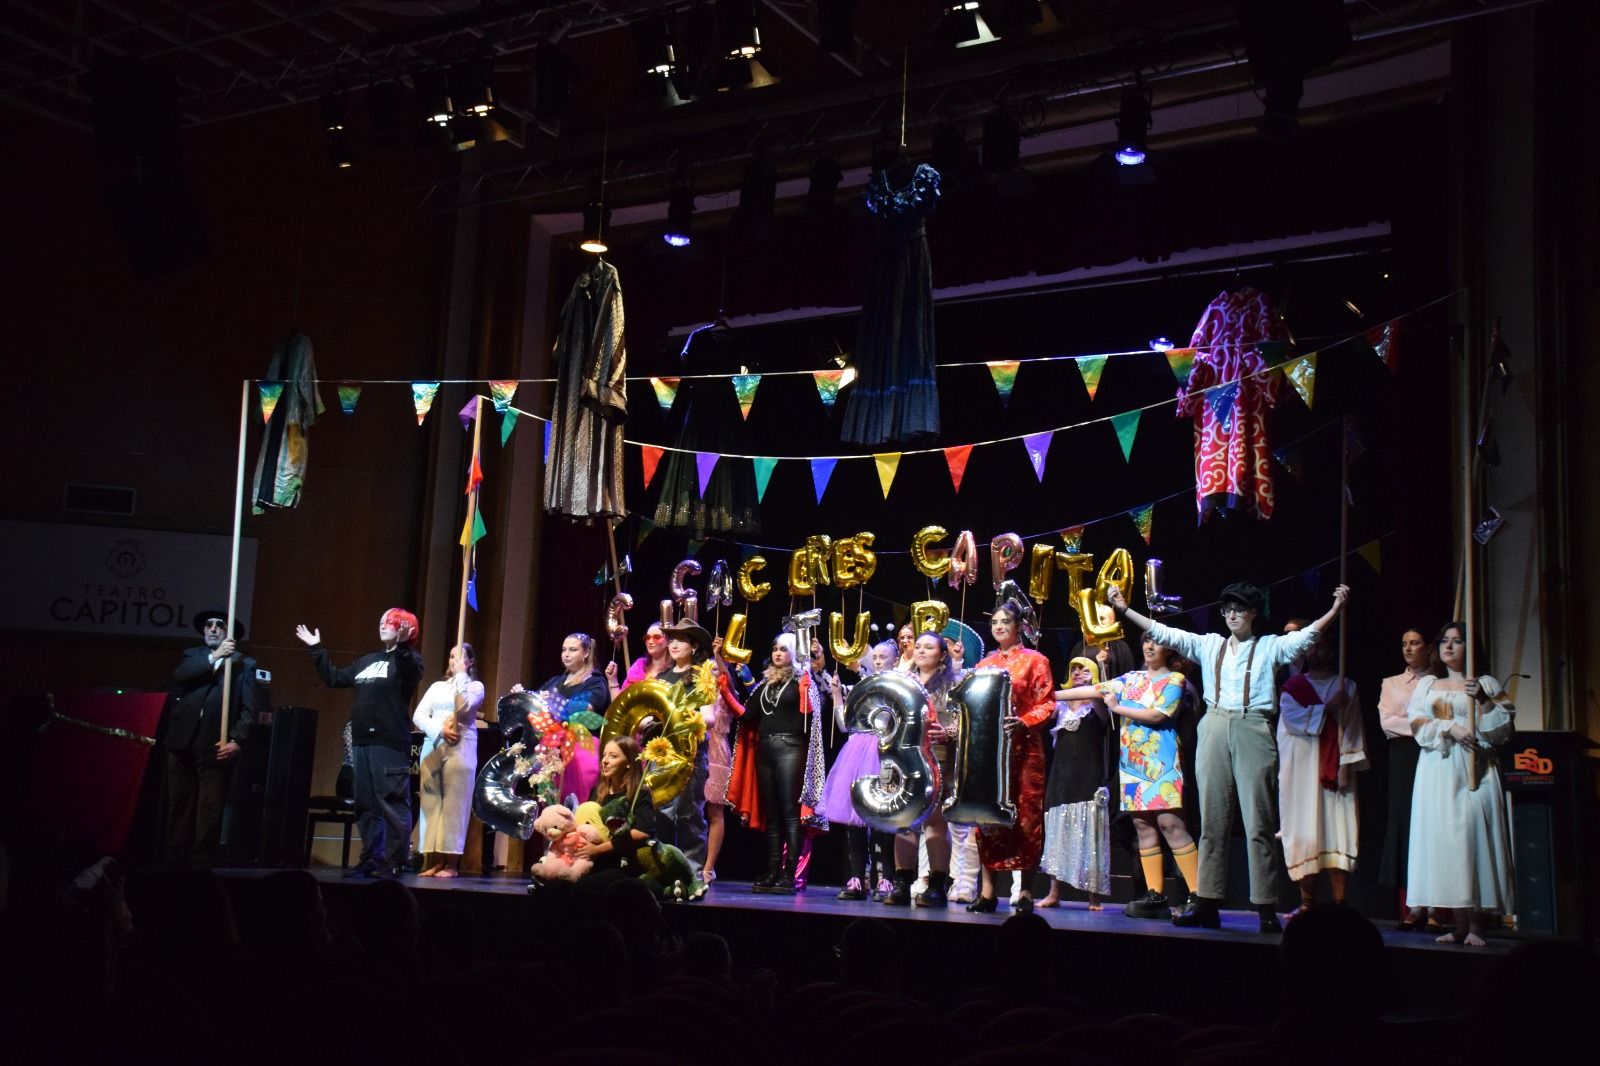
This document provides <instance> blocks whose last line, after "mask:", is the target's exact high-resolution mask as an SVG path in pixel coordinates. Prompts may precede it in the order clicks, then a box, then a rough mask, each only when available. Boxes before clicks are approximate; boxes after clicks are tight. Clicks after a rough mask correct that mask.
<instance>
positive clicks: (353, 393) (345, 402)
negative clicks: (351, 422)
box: [339, 385, 361, 415]
mask: <svg viewBox="0 0 1600 1066" xmlns="http://www.w3.org/2000/svg"><path fill="white" fill-rule="evenodd" d="M360 401H361V386H360V385H340V386H339V410H341V411H343V412H344V413H345V414H347V415H353V414H355V413H356V404H357V403H359V402H360Z"/></svg>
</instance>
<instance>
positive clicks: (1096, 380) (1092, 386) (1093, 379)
mask: <svg viewBox="0 0 1600 1066" xmlns="http://www.w3.org/2000/svg"><path fill="white" fill-rule="evenodd" d="M1073 362H1074V363H1077V364H1078V374H1079V376H1081V377H1082V378H1083V387H1084V388H1085V389H1088V390H1089V399H1090V400H1091V401H1092V400H1093V399H1094V394H1095V393H1096V392H1097V391H1099V389H1100V375H1101V374H1104V373H1105V372H1106V357H1105V356H1103V355H1080V356H1078V357H1077V358H1076V359H1074V360H1073Z"/></svg>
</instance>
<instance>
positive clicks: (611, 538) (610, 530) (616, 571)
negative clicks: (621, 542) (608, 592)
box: [606, 518, 633, 663]
mask: <svg viewBox="0 0 1600 1066" xmlns="http://www.w3.org/2000/svg"><path fill="white" fill-rule="evenodd" d="M621 521H622V520H621V519H620V518H610V519H607V520H606V546H607V547H608V548H610V549H611V583H612V587H613V588H614V589H615V590H616V594H617V595H618V596H620V595H622V567H621V565H619V564H618V562H617V524H618V523H619V522H621ZM611 654H613V655H615V654H616V652H615V651H613V652H612V653H611ZM622 661H623V662H624V663H628V662H632V661H633V656H632V654H631V653H630V652H629V651H628V635H627V634H626V633H624V634H623V635H622Z"/></svg>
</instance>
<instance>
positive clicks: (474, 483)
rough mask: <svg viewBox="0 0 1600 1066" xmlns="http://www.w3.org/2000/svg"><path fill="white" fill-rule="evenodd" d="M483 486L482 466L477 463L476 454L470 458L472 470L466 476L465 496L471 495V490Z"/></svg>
mask: <svg viewBox="0 0 1600 1066" xmlns="http://www.w3.org/2000/svg"><path fill="white" fill-rule="evenodd" d="M482 484H483V464H481V463H479V462H478V456H477V454H476V453H474V454H473V456H472V470H471V472H469V473H468V474H467V495H468V496H470V495H472V490H473V489H476V488H477V487H478V486H479V485H482Z"/></svg>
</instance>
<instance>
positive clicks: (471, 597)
mask: <svg viewBox="0 0 1600 1066" xmlns="http://www.w3.org/2000/svg"><path fill="white" fill-rule="evenodd" d="M467 606H468V607H471V608H472V609H473V610H474V611H476V610H477V609H478V568H477V567H473V568H472V573H471V574H470V575H468V577H467Z"/></svg>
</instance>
